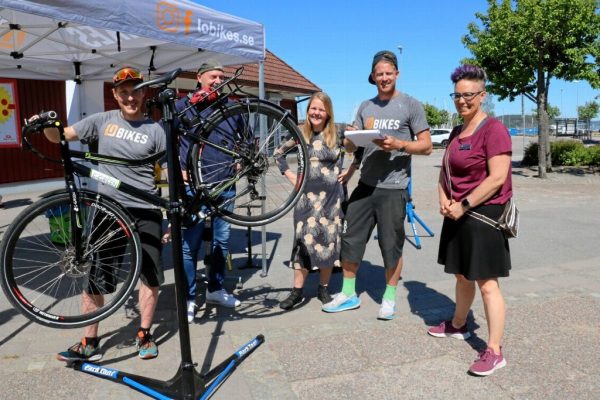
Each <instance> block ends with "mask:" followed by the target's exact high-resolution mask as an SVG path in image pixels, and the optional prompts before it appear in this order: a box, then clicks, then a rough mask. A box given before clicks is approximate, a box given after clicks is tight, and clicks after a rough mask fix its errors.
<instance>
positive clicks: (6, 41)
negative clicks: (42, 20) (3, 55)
mask: <svg viewBox="0 0 600 400" xmlns="http://www.w3.org/2000/svg"><path fill="white" fill-rule="evenodd" d="M24 41H25V32H23V31H10V32H7V33H6V34H5V35H4V36H2V37H1V38H0V49H16V48H18V47H21V46H22V45H23V42H24Z"/></svg>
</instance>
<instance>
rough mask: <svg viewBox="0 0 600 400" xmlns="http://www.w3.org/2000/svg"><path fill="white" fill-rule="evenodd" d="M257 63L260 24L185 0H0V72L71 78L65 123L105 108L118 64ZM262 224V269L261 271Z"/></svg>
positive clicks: (156, 69)
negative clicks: (106, 90)
mask: <svg viewBox="0 0 600 400" xmlns="http://www.w3.org/2000/svg"><path fill="white" fill-rule="evenodd" d="M209 58H210V59H214V60H216V61H218V62H220V63H221V64H223V65H233V64H245V63H258V64H259V71H260V72H259V96H260V97H261V98H264V59H265V39H264V28H263V26H262V25H261V24H259V23H256V22H252V21H248V20H245V19H242V18H238V17H235V16H232V15H228V14H224V13H220V12H217V11H215V10H212V9H210V8H206V7H203V6H201V5H198V4H196V3H193V2H191V1H187V0H144V1H139V0H138V1H133V0H101V1H90V0H0V77H5V78H24V79H49V80H65V81H72V82H74V84H71V85H67V87H68V90H72V91H73V92H72V93H67V98H68V99H69V100H71V101H68V103H69V104H68V110H69V116H68V123H69V124H71V123H73V122H75V121H78V120H79V119H81V118H82V117H84V116H86V115H90V114H93V113H96V112H99V111H103V110H104V101H103V96H104V91H103V87H104V81H106V80H108V79H110V78H111V77H112V75H113V74H114V71H115V70H116V69H117V68H119V67H120V66H122V65H129V66H133V67H137V68H139V69H140V70H142V71H144V72H145V73H146V75H147V76H148V75H151V74H160V73H164V72H167V71H170V70H173V69H175V68H178V67H180V68H183V69H184V70H195V69H196V68H197V67H198V66H199V65H200V64H201V63H202V61H203V60H206V59H209ZM264 239H266V233H265V231H264V228H263V273H265V270H266V260H265V257H264V256H265V253H266V248H265V243H264Z"/></svg>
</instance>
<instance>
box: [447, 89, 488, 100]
mask: <svg viewBox="0 0 600 400" xmlns="http://www.w3.org/2000/svg"><path fill="white" fill-rule="evenodd" d="M483 92H485V90H480V91H479V92H464V93H459V92H454V93H450V97H451V98H452V100H454V101H458V100H460V98H461V97H462V98H463V99H465V101H471V100H473V99H474V98H475V96H478V95H480V94H481V93H483Z"/></svg>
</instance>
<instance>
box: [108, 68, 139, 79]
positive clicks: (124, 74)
mask: <svg viewBox="0 0 600 400" xmlns="http://www.w3.org/2000/svg"><path fill="white" fill-rule="evenodd" d="M125 79H144V76H143V75H142V73H141V72H140V71H138V70H137V69H134V68H129V67H128V68H121V69H120V70H118V71H117V73H116V74H115V76H113V83H118V82H121V81H122V80H125Z"/></svg>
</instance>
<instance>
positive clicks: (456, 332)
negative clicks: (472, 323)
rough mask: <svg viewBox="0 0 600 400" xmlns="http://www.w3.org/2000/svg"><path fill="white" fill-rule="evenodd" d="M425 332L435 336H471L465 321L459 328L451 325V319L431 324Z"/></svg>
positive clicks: (458, 337) (457, 337)
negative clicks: (436, 324)
mask: <svg viewBox="0 0 600 400" xmlns="http://www.w3.org/2000/svg"><path fill="white" fill-rule="evenodd" d="M427 333H429V334H430V335H431V336H435V337H453V338H456V339H461V340H465V339H468V338H469V337H470V336H471V333H470V332H469V331H468V330H467V324H466V323H465V324H464V325H463V326H461V327H460V328H455V327H453V326H452V320H450V321H444V322H442V323H441V324H439V325H438V326H432V327H431V328H429V329H428V330H427Z"/></svg>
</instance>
